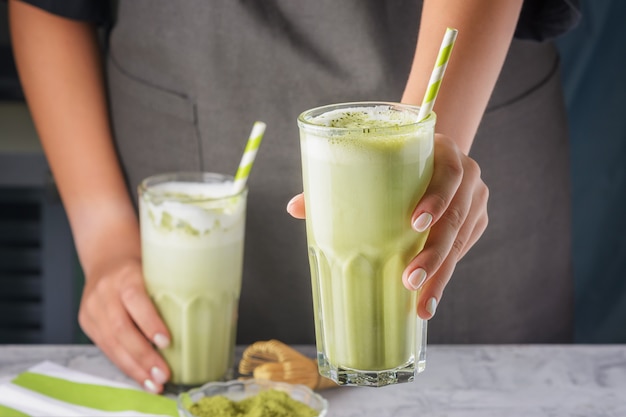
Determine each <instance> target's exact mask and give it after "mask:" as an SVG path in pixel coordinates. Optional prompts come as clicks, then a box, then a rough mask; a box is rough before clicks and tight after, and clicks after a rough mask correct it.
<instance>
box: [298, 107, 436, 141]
mask: <svg viewBox="0 0 626 417" xmlns="http://www.w3.org/2000/svg"><path fill="white" fill-rule="evenodd" d="M378 106H384V107H389V108H392V109H398V110H402V111H408V112H410V113H414V114H415V116H416V117H417V115H418V114H419V110H420V106H416V105H413V104H404V103H396V102H391V101H355V102H346V103H335V104H326V105H324V106H319V107H314V108H312V109H308V110H305V111H303V112H302V113H300V115H299V116H298V126H299V127H300V128H301V129H305V130H309V131H324V132H327V133H328V132H336V133H342V134H349V133H370V132H376V133H382V132H389V133H392V134H402V133H406V132H407V131H413V130H415V129H416V128H420V127H430V126H431V125H434V124H435V121H436V119H437V115H436V114H435V112H434V111H431V112H430V113H429V114H428V116H426V117H425V118H424V119H422V120H420V121H413V122H410V123H406V124H399V125H398V126H393V127H390V126H386V127H375V128H362V127H333V126H325V125H322V124H317V123H312V122H311V120H310V119H311V118H312V117H316V116H320V115H322V114H324V113H328V112H330V111H334V110H341V109H348V108H359V107H378Z"/></svg>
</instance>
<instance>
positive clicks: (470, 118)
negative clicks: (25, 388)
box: [402, 0, 522, 154]
mask: <svg viewBox="0 0 626 417" xmlns="http://www.w3.org/2000/svg"><path fill="white" fill-rule="evenodd" d="M521 7H522V0H504V1H499V0H425V1H424V7H423V11H422V17H421V23H420V31H419V37H418V43H417V48H416V51H415V57H414V61H413V66H412V68H411V73H410V75H409V79H408V81H407V86H406V89H405V91H404V95H403V97H402V101H403V102H405V103H411V104H418V105H419V104H421V101H422V98H423V95H424V91H425V90H426V87H427V85H428V79H429V78H430V73H431V71H432V69H433V65H434V63H435V60H436V57H437V53H438V51H439V46H440V44H441V40H442V39H443V35H444V33H445V29H446V27H454V28H456V29H458V31H459V34H458V37H457V40H456V43H455V46H454V49H453V52H452V56H451V58H450V62H449V64H448V67H447V70H446V74H445V77H444V80H443V83H442V86H441V89H440V91H439V95H438V96H437V101H436V103H435V108H434V110H435V112H436V113H437V132H438V133H443V134H445V135H448V136H449V137H451V138H452V139H453V140H455V141H456V142H457V145H458V146H459V147H460V149H461V150H462V151H463V152H465V153H466V154H467V153H468V152H469V150H470V147H471V145H472V141H473V139H474V135H475V134H476V130H477V129H478V125H479V124H480V120H481V118H482V115H483V113H484V111H485V108H486V107H487V102H488V101H489V97H490V96H491V93H492V91H493V88H494V86H495V83H496V80H497V78H498V75H499V74H500V70H501V68H502V65H503V63H504V59H505V57H506V54H507V51H508V49H509V45H510V43H511V39H512V38H513V32H514V31H515V26H516V23H517V19H518V17H519V13H520V10H521Z"/></svg>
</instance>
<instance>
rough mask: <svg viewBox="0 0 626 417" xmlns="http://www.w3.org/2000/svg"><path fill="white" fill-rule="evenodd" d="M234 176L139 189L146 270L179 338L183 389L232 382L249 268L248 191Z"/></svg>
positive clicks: (151, 183)
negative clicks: (243, 281) (244, 276)
mask: <svg viewBox="0 0 626 417" xmlns="http://www.w3.org/2000/svg"><path fill="white" fill-rule="evenodd" d="M232 189H233V181H232V177H227V176H222V175H218V174H208V173H204V174H203V173H189V174H185V173H178V174H171V175H168V174H166V175H160V176H155V177H150V178H148V179H146V180H145V181H143V182H142V185H141V186H140V187H139V195H140V197H139V209H140V223H141V245H142V262H143V272H144V278H145V282H146V288H147V290H148V293H149V294H150V296H151V297H152V300H153V301H154V303H155V305H156V307H157V309H158V311H159V314H160V315H161V317H162V318H163V321H164V322H165V324H166V325H167V327H168V329H169V331H170V333H171V336H172V339H171V344H170V346H169V347H168V348H166V349H163V350H161V353H162V355H163V357H164V358H165V360H166V361H167V363H168V365H169V367H170V369H171V371H172V377H171V379H170V382H171V383H172V384H174V385H179V386H194V385H200V384H203V383H205V382H208V381H215V380H221V379H230V378H231V377H232V371H233V358H234V344H235V333H236V324H237V310H238V304H239V293H240V290H241V273H242V263H243V242H244V223H245V208H246V193H247V192H246V190H244V191H243V192H241V193H239V194H238V195H232Z"/></svg>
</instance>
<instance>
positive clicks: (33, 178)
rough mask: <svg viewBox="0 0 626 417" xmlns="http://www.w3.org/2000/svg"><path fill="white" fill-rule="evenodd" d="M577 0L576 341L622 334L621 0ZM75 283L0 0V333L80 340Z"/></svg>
mask: <svg viewBox="0 0 626 417" xmlns="http://www.w3.org/2000/svg"><path fill="white" fill-rule="evenodd" d="M581 3H582V7H583V19H582V21H581V23H580V24H579V26H578V27H577V28H576V29H574V30H573V31H572V32H570V33H568V34H567V35H565V36H563V37H561V38H559V39H558V40H557V43H558V46H559V49H560V51H561V55H562V64H563V68H562V72H563V85H564V89H565V94H566V100H567V106H568V111H569V116H570V133H571V161H572V174H571V175H572V186H573V189H572V191H573V197H572V205H573V239H574V241H573V247H572V250H573V259H574V279H575V287H576V341H577V342H580V343H626V238H624V236H626V163H624V161H626V106H625V105H624V102H625V101H626V74H624V68H626V32H625V31H624V30H623V29H622V26H623V22H624V21H625V19H626V2H625V1H623V0H595V1H593V0H583V1H582V2H581ZM41 70H42V71H45V68H42V69H41ZM81 287H82V276H81V271H80V268H79V266H78V262H77V260H76V255H75V250H74V247H73V243H72V239H71V234H70V232H69V227H68V225H67V219H66V218H65V214H64V212H63V209H62V206H61V204H60V201H59V198H58V195H57V193H56V189H55V186H54V182H53V180H52V178H51V176H50V174H49V172H48V169H47V165H46V162H45V158H44V157H43V154H42V151H41V147H40V145H39V143H38V140H37V135H36V132H35V130H34V128H33V125H32V121H31V119H30V116H29V114H28V111H27V109H26V106H25V104H24V102H23V97H22V93H21V89H20V86H19V81H18V79H17V75H16V72H15V68H14V63H13V58H12V54H11V49H10V39H9V33H8V28H7V17H6V4H5V3H4V2H0V343H78V342H83V341H84V340H85V339H84V336H82V335H81V333H80V330H79V328H78V324H77V319H76V315H77V305H78V300H79V297H80V291H81Z"/></svg>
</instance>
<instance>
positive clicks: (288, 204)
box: [287, 196, 298, 213]
mask: <svg viewBox="0 0 626 417" xmlns="http://www.w3.org/2000/svg"><path fill="white" fill-rule="evenodd" d="M297 199H298V196H294V197H292V199H291V200H289V202H288V203H287V212H288V213H291V208H292V206H293V203H295V202H296V200H297Z"/></svg>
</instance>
